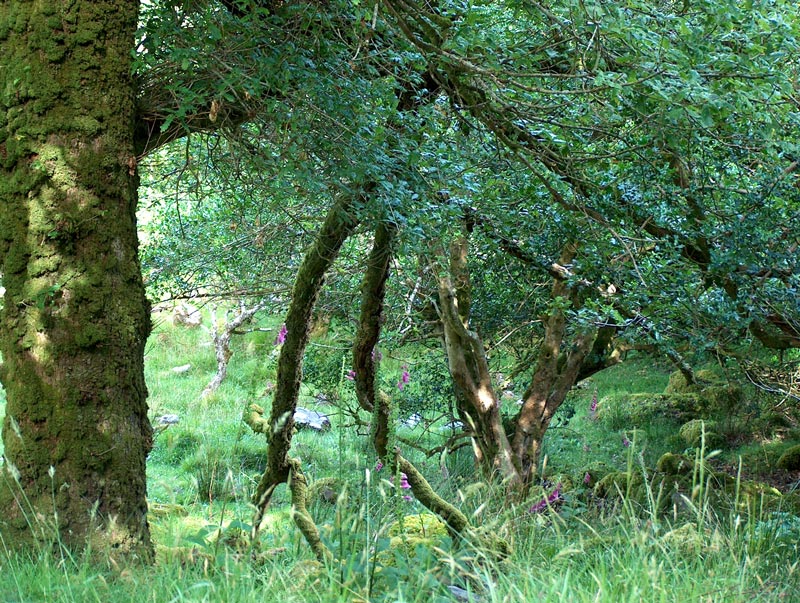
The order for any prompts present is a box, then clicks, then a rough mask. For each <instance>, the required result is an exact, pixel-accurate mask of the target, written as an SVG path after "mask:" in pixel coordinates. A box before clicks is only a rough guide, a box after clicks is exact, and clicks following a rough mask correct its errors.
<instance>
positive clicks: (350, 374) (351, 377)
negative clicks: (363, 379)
mask: <svg viewBox="0 0 800 603" xmlns="http://www.w3.org/2000/svg"><path fill="white" fill-rule="evenodd" d="M345 378H347V379H349V380H350V381H354V380H355V378H356V372H355V371H354V370H353V369H350V370H349V371H347V374H346V375H345Z"/></svg>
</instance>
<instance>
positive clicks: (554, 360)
mask: <svg viewBox="0 0 800 603" xmlns="http://www.w3.org/2000/svg"><path fill="white" fill-rule="evenodd" d="M576 253H577V246H576V245H574V244H572V243H568V244H567V245H566V246H565V248H564V250H563V251H562V254H561V258H560V259H559V261H558V264H559V265H560V266H567V265H569V264H570V263H571V262H572V260H573V259H574V257H575V255H576ZM551 297H552V300H553V305H552V308H551V310H550V311H549V313H548V314H547V315H545V316H543V317H542V323H543V324H544V327H545V335H544V340H543V341H542V345H541V347H540V348H539V355H538V356H537V359H536V365H535V367H534V370H533V376H532V377H531V383H530V385H529V386H528V389H527V390H526V391H525V393H524V394H523V397H522V400H523V402H522V409H521V410H520V413H519V417H518V418H517V426H516V430H515V432H514V438H513V442H512V446H513V450H514V455H515V457H516V459H517V461H518V463H519V466H520V470H521V475H522V480H523V482H524V483H525V484H529V483H530V482H531V480H532V479H533V477H534V476H535V474H536V467H537V464H538V462H539V456H540V455H541V450H542V442H543V440H544V434H545V432H546V431H547V428H548V427H549V426H550V421H551V420H552V419H553V416H554V415H555V413H556V411H557V410H558V408H559V406H561V404H562V403H563V402H564V399H565V398H566V397H567V394H568V393H569V390H570V389H571V388H572V386H573V385H574V384H575V382H576V380H577V378H578V374H579V373H580V370H581V366H582V365H583V364H584V361H585V360H586V358H587V356H588V355H589V353H590V352H591V351H592V348H593V345H594V342H595V339H596V337H597V328H596V327H587V328H585V329H584V330H583V331H579V332H578V333H576V334H575V336H574V339H573V341H572V344H571V346H570V349H569V352H567V353H566V355H565V357H563V358H560V355H561V347H562V345H563V344H564V338H565V336H566V327H567V316H566V312H565V307H564V306H575V305H578V303H579V300H578V299H577V296H576V294H575V291H574V290H573V289H572V288H571V287H570V285H569V282H568V281H567V279H566V278H565V277H554V282H553V289H552V293H551Z"/></svg>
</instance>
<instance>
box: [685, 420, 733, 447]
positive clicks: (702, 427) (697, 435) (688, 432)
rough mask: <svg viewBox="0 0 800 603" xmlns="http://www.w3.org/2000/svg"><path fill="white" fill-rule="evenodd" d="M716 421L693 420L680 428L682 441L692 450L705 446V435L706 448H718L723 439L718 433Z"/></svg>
mask: <svg viewBox="0 0 800 603" xmlns="http://www.w3.org/2000/svg"><path fill="white" fill-rule="evenodd" d="M716 429H717V423H716V421H710V420H708V419H692V420H691V421H687V422H686V423H684V424H683V425H681V428H680V431H679V433H680V437H681V439H682V440H683V441H684V442H685V443H686V444H687V445H688V446H691V447H692V448H698V447H699V446H700V445H701V444H703V437H704V433H705V447H706V448H707V449H709V448H716V447H718V446H720V445H721V444H722V441H723V440H722V438H721V437H720V435H719V434H718V433H717V432H716Z"/></svg>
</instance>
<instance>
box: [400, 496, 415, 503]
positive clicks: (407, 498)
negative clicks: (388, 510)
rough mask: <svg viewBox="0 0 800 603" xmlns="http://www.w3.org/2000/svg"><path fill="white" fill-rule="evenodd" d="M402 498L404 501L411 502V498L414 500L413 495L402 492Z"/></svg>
mask: <svg viewBox="0 0 800 603" xmlns="http://www.w3.org/2000/svg"><path fill="white" fill-rule="evenodd" d="M403 500H404V501H406V502H411V501H412V500H414V497H413V496H409V495H408V494H404V495H403Z"/></svg>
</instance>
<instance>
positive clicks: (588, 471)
mask: <svg viewBox="0 0 800 603" xmlns="http://www.w3.org/2000/svg"><path fill="white" fill-rule="evenodd" d="M612 471H614V469H612V468H611V467H609V466H608V465H607V464H606V463H604V462H602V461H596V462H594V463H591V464H589V465H587V466H586V467H584V468H583V469H581V472H580V476H579V477H580V480H579V481H580V483H582V484H584V485H585V486H589V487H591V488H594V486H595V485H597V482H599V481H600V480H601V479H603V478H604V477H605V476H606V475H608V474H609V473H611V472H612ZM587 475H588V476H589V478H588V480H587V478H586V476H587Z"/></svg>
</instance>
